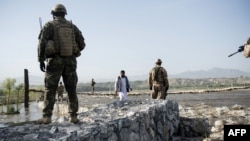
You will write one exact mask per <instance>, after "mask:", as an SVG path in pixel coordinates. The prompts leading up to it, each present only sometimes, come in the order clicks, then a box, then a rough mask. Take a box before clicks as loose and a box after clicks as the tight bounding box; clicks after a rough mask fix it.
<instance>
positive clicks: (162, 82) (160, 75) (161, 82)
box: [148, 59, 169, 99]
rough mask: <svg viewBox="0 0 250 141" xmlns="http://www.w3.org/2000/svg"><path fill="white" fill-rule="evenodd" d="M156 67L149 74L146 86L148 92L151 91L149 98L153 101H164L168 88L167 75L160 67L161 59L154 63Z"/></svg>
mask: <svg viewBox="0 0 250 141" xmlns="http://www.w3.org/2000/svg"><path fill="white" fill-rule="evenodd" d="M155 64H156V66H155V67H154V68H152V70H151V71H150V72H149V77H148V84H149V88H150V90H153V91H152V93H151V97H152V98H153V99H156V98H157V99H166V96H167V91H168V88H169V83H168V74H167V71H166V69H165V68H163V67H162V66H161V64H162V61H161V59H157V60H156V61H155Z"/></svg>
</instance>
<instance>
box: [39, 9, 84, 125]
mask: <svg viewBox="0 0 250 141" xmlns="http://www.w3.org/2000/svg"><path fill="white" fill-rule="evenodd" d="M51 14H52V15H53V20H52V21H49V22H47V23H46V24H45V25H44V27H43V28H42V30H41V32H40V34H39V38H38V39H39V44H38V61H39V62H40V69H41V71H43V72H45V100H44V109H43V117H42V118H41V119H39V120H38V121H37V123H39V124H48V123H51V116H52V112H53V108H54V104H55V96H56V90H57V86H58V82H59V80H60V77H61V76H62V78H63V82H64V85H65V89H66V91H67V93H68V99H69V114H70V122H73V123H77V122H79V119H78V118H77V112H78V97H77V95H76V85H77V81H78V77H77V72H76V68H77V60H76V57H78V56H80V55H81V53H80V52H81V51H82V50H83V49H84V48H85V42H84V38H83V36H82V33H81V31H80V30H79V29H78V28H77V26H76V25H74V24H73V23H72V22H71V21H68V20H66V18H65V15H66V14H67V11H66V8H65V6H64V5H62V4H57V5H55V7H54V8H53V9H52V11H51ZM45 61H46V71H45V63H44V62H45Z"/></svg>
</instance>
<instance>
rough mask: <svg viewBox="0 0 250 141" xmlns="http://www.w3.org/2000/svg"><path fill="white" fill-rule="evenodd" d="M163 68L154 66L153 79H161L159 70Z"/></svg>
mask: <svg viewBox="0 0 250 141" xmlns="http://www.w3.org/2000/svg"><path fill="white" fill-rule="evenodd" d="M160 70H161V67H154V68H153V70H152V79H153V81H159V76H158V74H159V71H160Z"/></svg>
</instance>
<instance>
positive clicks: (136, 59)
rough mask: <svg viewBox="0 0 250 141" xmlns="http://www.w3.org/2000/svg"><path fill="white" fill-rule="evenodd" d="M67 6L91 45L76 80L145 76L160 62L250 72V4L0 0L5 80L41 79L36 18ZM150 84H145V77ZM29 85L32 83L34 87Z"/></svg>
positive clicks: (176, 69)
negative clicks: (244, 48)
mask: <svg viewBox="0 0 250 141" xmlns="http://www.w3.org/2000/svg"><path fill="white" fill-rule="evenodd" d="M57 3H62V4H64V5H65V7H66V8H67V11H68V15H67V16H66V18H67V19H68V20H72V21H73V23H75V24H76V25H77V26H78V28H79V29H80V30H81V31H82V33H83V36H84V37H85V42H86V44H87V46H86V48H85V50H84V51H83V52H82V56H80V57H79V58H78V69H77V71H78V76H79V82H86V81H90V80H91V78H95V80H96V81H98V80H101V79H113V78H114V79H115V78H116V77H117V75H119V72H120V70H122V69H124V70H125V71H126V74H127V75H128V76H136V75H144V74H148V72H149V71H150V69H151V68H152V67H153V66H154V61H155V60H156V59H157V58H161V59H162V61H163V64H162V65H163V66H164V67H165V68H166V69H167V71H168V73H169V74H178V73H181V72H184V71H194V70H209V69H212V68H214V67H219V68H229V69H239V70H243V71H247V72H250V67H249V61H250V60H249V59H246V58H244V57H243V55H242V53H239V54H237V55H234V56H232V57H230V58H228V55H229V54H231V53H233V52H235V51H237V49H238V47H239V46H240V45H242V44H243V43H245V42H246V40H247V38H248V37H249V36H250V18H249V17H250V1H249V0H219V1H218V0H155V1H153V0H126V1H124V0H105V1H101V0H75V1H69V0H68V1H66V0H65V1H63V0H61V1H58V0H43V1H34V0H23V1H18V0H1V1H0V15H1V23H0V25H1V26H0V39H1V42H0V48H1V50H2V51H1V52H0V56H1V59H0V65H1V69H0V81H2V80H4V79H5V78H7V77H10V78H16V77H20V76H23V73H24V71H23V70H24V69H25V68H27V69H29V74H30V75H34V76H42V77H43V76H44V74H43V73H42V72H41V71H40V69H39V63H38V61H37V44H38V39H37V37H38V34H39V32H40V25H39V17H41V18H42V22H43V25H44V24H45V22H47V21H48V20H52V16H51V14H50V11H51V9H52V7H53V6H54V5H55V4H57ZM145 79H146V78H145ZM31 83H32V82H31Z"/></svg>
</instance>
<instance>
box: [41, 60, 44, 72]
mask: <svg viewBox="0 0 250 141" xmlns="http://www.w3.org/2000/svg"><path fill="white" fill-rule="evenodd" d="M40 70H41V71H42V72H45V63H44V62H43V61H41V62H40Z"/></svg>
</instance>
